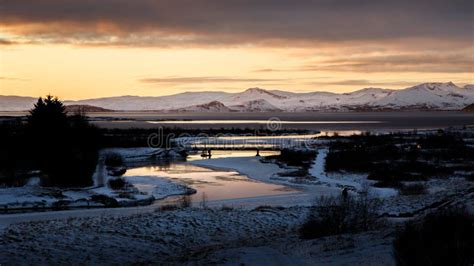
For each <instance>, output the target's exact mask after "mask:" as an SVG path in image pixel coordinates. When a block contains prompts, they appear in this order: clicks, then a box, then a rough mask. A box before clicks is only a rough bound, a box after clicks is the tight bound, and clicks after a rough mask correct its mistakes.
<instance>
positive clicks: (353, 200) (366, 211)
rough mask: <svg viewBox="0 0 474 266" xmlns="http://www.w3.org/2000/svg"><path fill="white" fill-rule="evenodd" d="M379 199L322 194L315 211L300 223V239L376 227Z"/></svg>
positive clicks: (364, 196)
mask: <svg viewBox="0 0 474 266" xmlns="http://www.w3.org/2000/svg"><path fill="white" fill-rule="evenodd" d="M378 207H379V202H378V201H377V200H375V199H370V198H368V197H367V195H362V196H359V197H346V198H344V197H338V198H334V197H329V198H324V197H322V198H321V199H319V201H318V202H317V203H316V205H315V211H314V213H312V214H311V215H310V216H309V217H308V219H307V221H306V222H305V223H304V224H303V225H302V226H301V228H300V230H299V233H300V237H301V238H303V239H313V238H318V237H323V236H329V235H338V234H344V233H354V232H360V231H366V230H370V229H373V228H375V227H376V226H378V225H379V224H380V223H379V220H378V215H377V209H378Z"/></svg>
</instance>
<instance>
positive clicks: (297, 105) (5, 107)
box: [0, 82, 474, 112]
mask: <svg viewBox="0 0 474 266" xmlns="http://www.w3.org/2000/svg"><path fill="white" fill-rule="evenodd" d="M36 99H37V98H34V97H25V96H13V95H8V96H0V111H24V110H28V109H31V108H32V107H33V104H34V103H35V102H36ZM64 103H65V105H90V106H95V107H98V108H104V109H108V110H114V111H165V112H170V111H189V112H193V111H194V112H199V111H208V112H232V111H238V112H270V111H283V112H305V111H353V110H367V111H378V110H461V109H463V108H464V107H466V106H468V105H470V104H472V103H474V85H473V84H467V85H465V86H463V87H459V86H456V85H455V84H454V83H452V82H446V83H441V82H431V83H422V84H418V85H415V86H412V87H408V88H405V89H400V90H393V89H385V88H371V87H369V88H363V89H360V90H356V91H353V92H348V93H333V92H324V91H314V92H304V93H296V92H289V91H282V90H266V89H262V88H249V89H247V90H244V91H242V92H237V93H229V92H219V91H202V92H183V93H178V94H174V95H167V96H133V95H127V96H114V97H103V98H94V99H86V100H77V101H68V100H66V101H65V102H64Z"/></svg>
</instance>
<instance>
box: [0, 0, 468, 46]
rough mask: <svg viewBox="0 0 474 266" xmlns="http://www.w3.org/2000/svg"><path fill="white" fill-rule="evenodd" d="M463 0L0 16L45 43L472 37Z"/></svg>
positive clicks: (13, 0)
mask: <svg viewBox="0 0 474 266" xmlns="http://www.w3.org/2000/svg"><path fill="white" fill-rule="evenodd" d="M473 5H474V4H473V1H471V0H417V1H408V0H400V1H394V0H370V1H369V0H358V1H355V0H299V1H293V0H258V1H255V0H229V1H223V0H200V1H196V0H135V1H131V0H81V1H78V0H42V1H38V0H22V1H18V0H4V1H3V2H2V8H1V9H0V17H1V18H0V23H1V24H2V25H4V26H6V27H7V29H8V30H9V31H12V32H16V33H17V34H22V35H23V36H28V37H29V38H34V39H38V40H44V41H49V42H71V43H80V44H93V45H94V44H97V45H103V44H117V45H138V44H145V45H166V44H170V45H179V44H199V45H219V44H222V45H226V44H241V43H252V44H253V43H257V44H258V43H278V42H285V41H292V42H294V43H298V42H321V41H347V40H381V39H382V40H384V39H395V38H413V37H416V38H423V37H426V38H434V39H463V40H466V39H470V40H472V39H473V23H472V21H473V12H474V7H473Z"/></svg>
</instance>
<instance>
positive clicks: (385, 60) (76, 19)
mask: <svg viewBox="0 0 474 266" xmlns="http://www.w3.org/2000/svg"><path fill="white" fill-rule="evenodd" d="M19 2H22V4H19ZM24 2H31V3H29V4H26V3H24ZM39 2H40V1H4V2H2V3H3V5H4V6H3V7H2V9H1V11H0V17H1V18H0V26H1V28H0V47H1V48H0V49H1V54H0V56H1V59H0V60H1V61H0V94H1V95H20V96H39V95H45V94H48V93H51V94H54V95H58V96H59V97H62V98H66V99H85V98H95V97H107V96H119V95H149V96H159V95H168V94H175V93H180V92H184V91H202V90H206V91H228V92H237V91H242V90H245V89H246V88H249V87H262V88H267V89H283V90H288V91H295V92H302V91H333V92H348V91H353V90H357V89H361V88H365V87H383V88H393V89H398V88H406V87H409V86H411V85H416V84H418V83H421V82H426V81H430V82H436V81H440V82H446V81H452V82H454V83H456V84H459V85H463V84H468V83H473V82H474V77H473V73H474V71H473V65H474V64H473V62H474V57H473V54H474V46H473V38H474V37H473V23H472V21H473V15H472V13H471V12H470V11H472V2H470V1H418V2H417V3H416V4H410V2H408V1H407V2H406V3H403V2H401V3H398V4H396V3H393V2H391V1H390V2H389V1H377V4H370V3H369V2H370V1H361V3H360V5H355V4H353V3H352V2H351V1H337V2H339V3H340V4H333V5H328V2H329V1H302V2H300V3H299V4H295V3H293V2H292V1H271V2H272V5H268V6H266V5H265V3H267V2H269V1H259V2H258V4H257V3H255V2H253V1H250V2H249V1H212V0H206V1H148V0H143V1H133V2H129V1H125V0H121V1H107V0H102V1H55V0H48V1H41V3H39ZM198 2H199V4H198ZM183 7H186V8H183ZM341 7H344V11H341V9H340V8H341ZM463 7H465V8H464V9H463ZM26 9H27V10H26ZM401 10H404V12H402V14H403V16H401V15H400V12H401ZM460 10H461V11H462V10H465V12H460ZM397 12H398V13H397ZM65 14H68V15H65ZM183 17H184V18H183ZM368 25H371V27H367V26H368ZM327 26H331V27H332V28H331V30H328V29H327V28H326V27H327Z"/></svg>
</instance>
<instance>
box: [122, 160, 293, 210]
mask: <svg viewBox="0 0 474 266" xmlns="http://www.w3.org/2000/svg"><path fill="white" fill-rule="evenodd" d="M226 155H227V156H234V157H235V156H237V155H242V153H241V152H239V153H238V154H235V153H231V152H227V153H226V154H224V153H223V154H221V155H220V156H222V157H224V156H226ZM216 156H219V155H217V154H216ZM199 158H200V157H199ZM191 159H192V158H191ZM196 159H197V158H196ZM125 176H128V177H129V178H133V176H151V177H153V176H155V177H156V176H159V177H166V178H169V179H172V180H176V181H178V182H183V183H185V184H186V185H188V186H190V187H192V188H194V189H196V190H197V193H196V194H193V195H191V196H190V198H191V200H192V201H193V202H194V203H195V204H196V203H198V202H200V201H201V200H202V198H203V194H204V193H205V197H206V198H207V200H225V199H237V198H251V197H258V196H269V195H281V194H288V193H295V192H297V191H296V190H293V189H290V188H288V187H285V186H281V185H275V184H268V183H262V182H259V181H255V180H252V179H249V178H248V177H247V176H245V175H241V174H239V173H238V172H235V171H224V170H213V169H208V168H204V167H200V166H194V165H191V164H186V163H170V164H169V165H167V166H166V167H163V166H156V165H150V166H144V167H138V168H132V169H129V170H128V171H127V173H126V174H125Z"/></svg>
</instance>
